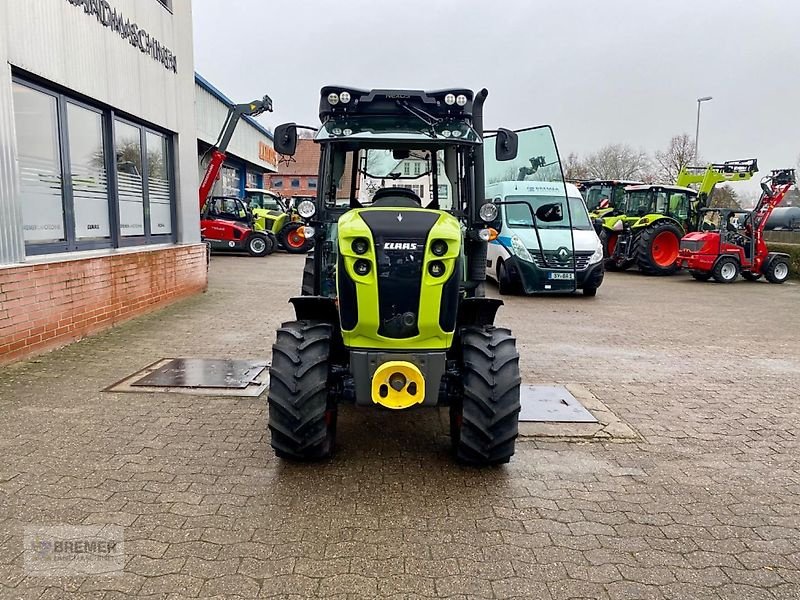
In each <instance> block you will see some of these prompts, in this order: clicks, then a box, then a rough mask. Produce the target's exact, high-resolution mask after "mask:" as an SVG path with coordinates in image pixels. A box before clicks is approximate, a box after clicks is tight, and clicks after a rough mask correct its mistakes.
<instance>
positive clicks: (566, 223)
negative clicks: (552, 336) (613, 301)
mask: <svg viewBox="0 0 800 600" xmlns="http://www.w3.org/2000/svg"><path fill="white" fill-rule="evenodd" d="M565 187H566V195H567V197H568V198H569V207H567V206H565V204H566V203H565V201H564V188H565ZM486 199H487V200H491V201H493V202H496V203H498V207H499V211H498V212H499V214H498V221H499V223H500V228H499V230H498V236H497V239H495V240H493V241H492V242H490V243H489V250H488V255H487V260H486V274H487V276H488V277H490V278H491V279H494V280H495V281H497V285H498V287H499V289H500V293H501V294H513V293H525V294H535V293H540V292H544V293H547V292H562V293H563V292H574V291H577V290H583V294H584V295H585V296H594V295H595V294H597V288H599V287H600V285H601V284H602V283H603V246H602V244H601V243H600V239H599V238H598V237H597V232H596V231H595V229H594V224H593V223H592V220H591V219H590V217H589V213H588V211H587V210H586V204H585V203H584V201H583V198H582V197H581V194H580V192H579V191H578V188H577V187H575V186H574V185H572V184H570V183H566V184H564V183H559V182H548V181H503V182H500V183H494V184H491V185H488V186H486ZM543 207H544V209H543ZM567 208H569V211H568V210H567ZM540 209H542V210H545V211H547V210H548V209H555V211H551V217H550V218H547V219H546V220H545V219H542V218H540V217H537V218H536V220H535V222H536V226H534V219H533V215H536V214H537V211H540ZM552 215H554V216H552ZM570 221H571V223H572V224H571V225H570ZM573 244H574V246H573ZM573 251H574V257H573ZM573 258H574V260H573Z"/></svg>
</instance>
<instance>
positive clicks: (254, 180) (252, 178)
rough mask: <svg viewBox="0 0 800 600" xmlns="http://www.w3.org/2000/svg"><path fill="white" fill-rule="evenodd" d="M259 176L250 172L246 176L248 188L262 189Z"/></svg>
mask: <svg viewBox="0 0 800 600" xmlns="http://www.w3.org/2000/svg"><path fill="white" fill-rule="evenodd" d="M258 180H259V174H258V173H253V171H248V172H247V174H246V176H245V181H246V182H247V187H249V188H260V187H261V184H260V183H259V181H258Z"/></svg>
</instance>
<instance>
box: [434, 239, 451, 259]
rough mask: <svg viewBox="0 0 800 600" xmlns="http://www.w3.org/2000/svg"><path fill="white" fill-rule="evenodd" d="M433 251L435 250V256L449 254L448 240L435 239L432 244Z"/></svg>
mask: <svg viewBox="0 0 800 600" xmlns="http://www.w3.org/2000/svg"><path fill="white" fill-rule="evenodd" d="M431 252H433V254H434V255H435V256H444V255H445V254H447V242H445V241H444V240H434V242H433V243H432V244H431Z"/></svg>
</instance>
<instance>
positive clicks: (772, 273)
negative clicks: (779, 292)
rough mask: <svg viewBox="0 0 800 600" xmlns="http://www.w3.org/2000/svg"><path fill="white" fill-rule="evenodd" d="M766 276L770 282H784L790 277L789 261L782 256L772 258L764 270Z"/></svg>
mask: <svg viewBox="0 0 800 600" xmlns="http://www.w3.org/2000/svg"><path fill="white" fill-rule="evenodd" d="M764 277H766V278H767V281H769V282H770V283H783V282H784V281H786V280H787V279H789V261H788V260H786V259H785V258H784V257H782V256H780V257H778V258H774V259H772V261H770V263H769V266H768V267H767V269H766V271H764Z"/></svg>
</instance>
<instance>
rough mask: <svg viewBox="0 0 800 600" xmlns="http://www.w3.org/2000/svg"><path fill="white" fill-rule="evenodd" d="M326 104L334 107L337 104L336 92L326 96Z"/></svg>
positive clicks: (337, 95) (337, 96)
mask: <svg viewBox="0 0 800 600" xmlns="http://www.w3.org/2000/svg"><path fill="white" fill-rule="evenodd" d="M328 104H330V105H331V106H336V105H337V104H339V94H337V93H336V92H331V93H330V94H328Z"/></svg>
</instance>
